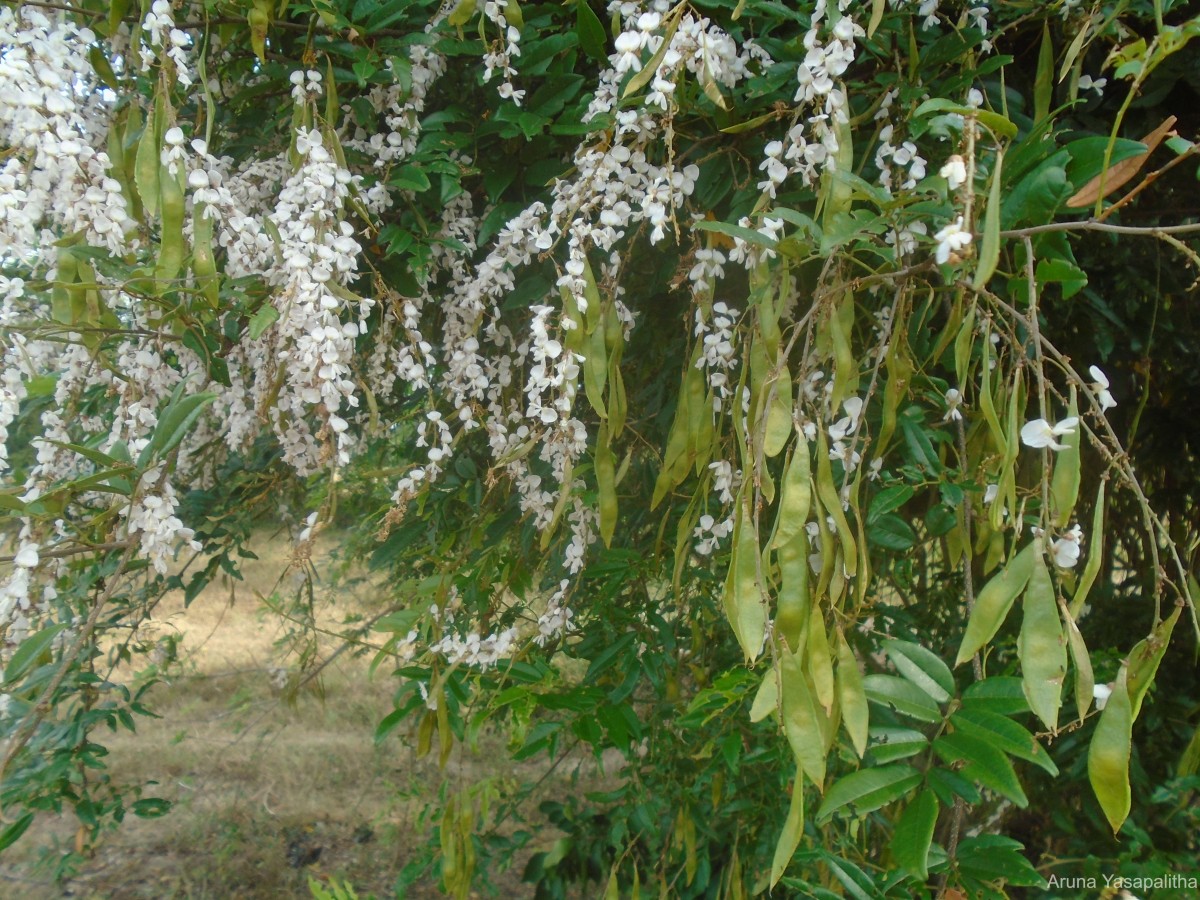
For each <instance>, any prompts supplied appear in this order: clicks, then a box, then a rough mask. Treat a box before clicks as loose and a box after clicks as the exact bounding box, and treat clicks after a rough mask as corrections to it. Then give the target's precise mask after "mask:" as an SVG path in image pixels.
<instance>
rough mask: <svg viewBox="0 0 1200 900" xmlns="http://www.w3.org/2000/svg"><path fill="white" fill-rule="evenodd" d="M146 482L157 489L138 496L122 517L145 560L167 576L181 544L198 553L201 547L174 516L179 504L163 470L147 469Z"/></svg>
mask: <svg viewBox="0 0 1200 900" xmlns="http://www.w3.org/2000/svg"><path fill="white" fill-rule="evenodd" d="M143 481H144V483H146V484H148V485H153V486H154V489H153V490H146V491H144V492H140V493H139V494H138V495H136V496H135V497H134V498H133V499H132V500H131V501H130V502H129V504H128V505H127V506H126V507H125V508H124V509H123V510H122V511H121V515H122V517H123V518H124V519H125V531H126V533H127V534H128V535H129V536H130V537H134V536H136V537H137V538H138V541H139V544H140V546H141V555H142V557H143V558H144V559H148V560H150V562H151V563H152V564H153V566H154V568H155V570H156V571H157V572H158V573H159V574H160V575H166V574H167V559H168V557H169V556H170V555H171V554H173V553H174V552H175V549H176V547H177V546H178V545H179V543H180V542H183V543H186V544H187V545H188V546H189V547H191V549H192V550H195V551H196V552H197V553H199V552H200V550H201V549H202V547H201V546H200V542H199V541H196V540H194V536H195V532H194V531H192V529H190V528H186V527H184V524H183V522H181V521H180V519H179V517H178V516H176V515H175V509H176V507H178V505H179V501H178V499H177V498H176V496H175V489H174V488H173V487H172V486H171V482H170V481H168V480H167V479H166V478H165V477H164V475H163V472H162V467H161V466H156V467H155V468H152V469H149V470H147V472H146V474H145V475H144V476H143Z"/></svg>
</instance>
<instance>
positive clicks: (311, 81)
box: [288, 69, 325, 103]
mask: <svg viewBox="0 0 1200 900" xmlns="http://www.w3.org/2000/svg"><path fill="white" fill-rule="evenodd" d="M288 81H290V82H291V84H292V100H293V101H294V102H295V103H305V102H307V101H309V100H316V99H317V98H318V97H320V96H321V95H322V94H323V93H325V89H324V88H323V87H322V86H321V82H322V81H324V78H323V77H322V75H321V73H320V72H318V71H317V70H316V69H308V70H306V71H300V70H299V69H297V70H296V71H295V72H293V73H292V74H291V75H289V76H288Z"/></svg>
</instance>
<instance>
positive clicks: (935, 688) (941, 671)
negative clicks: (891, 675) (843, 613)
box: [883, 640, 954, 703]
mask: <svg viewBox="0 0 1200 900" xmlns="http://www.w3.org/2000/svg"><path fill="white" fill-rule="evenodd" d="M883 649H884V652H885V653H887V655H888V658H889V659H890V660H891V661H892V665H894V666H895V667H896V669H897V671H899V673H900V674H901V675H903V676H904V677H905V678H907V679H908V680H909V681H911V682H912V683H913V684H915V685H916V686H917V687H919V688H920V689H921V690H923V691H924V692H925V693H926V694H928V695H929V696H930V697H932V698H933V699H934V700H936V701H937V702H938V703H945V702H946V701H947V700H949V699H950V696H951V695H952V694H953V693H954V675H953V674H951V672H950V668H949V667H948V666H947V665H946V664H945V663H944V662H942V661H941V659H939V658H938V656H937V654H935V653H933V652H931V651H929V650H926V649H925V648H924V647H922V646H921V645H920V644H913V643H910V642H908V641H896V640H888V641H884V642H883Z"/></svg>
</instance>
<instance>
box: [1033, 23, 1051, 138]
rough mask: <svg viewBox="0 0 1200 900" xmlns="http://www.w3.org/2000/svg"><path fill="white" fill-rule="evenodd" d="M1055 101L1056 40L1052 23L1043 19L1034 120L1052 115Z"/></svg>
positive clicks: (1034, 94)
mask: <svg viewBox="0 0 1200 900" xmlns="http://www.w3.org/2000/svg"><path fill="white" fill-rule="evenodd" d="M1053 102H1054V41H1053V40H1052V39H1051V37H1050V23H1049V22H1048V21H1045V20H1043V21H1042V46H1041V49H1040V50H1039V51H1038V67H1037V75H1036V76H1035V78H1034V82H1033V121H1035V122H1040V121H1042V119H1044V118H1046V117H1047V116H1048V115H1050V105H1051V104H1052V103H1053Z"/></svg>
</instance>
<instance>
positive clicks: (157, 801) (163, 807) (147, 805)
mask: <svg viewBox="0 0 1200 900" xmlns="http://www.w3.org/2000/svg"><path fill="white" fill-rule="evenodd" d="M129 811H130V812H132V813H133V814H134V815H135V816H137V817H138V818H139V819H157V818H158V817H159V816H165V815H166V814H167V813H169V812H170V811H171V801H170V800H164V799H163V798H162V797H143V798H142V799H141V800H134V801H133V803H132V804H130V806H129Z"/></svg>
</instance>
